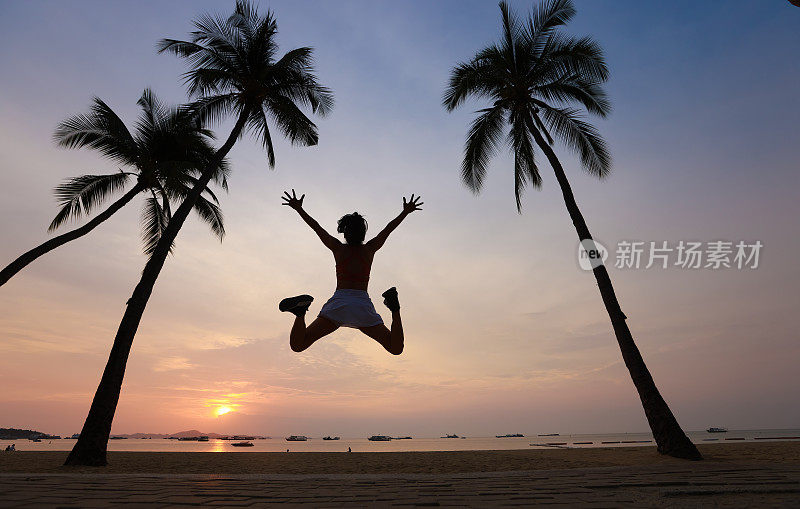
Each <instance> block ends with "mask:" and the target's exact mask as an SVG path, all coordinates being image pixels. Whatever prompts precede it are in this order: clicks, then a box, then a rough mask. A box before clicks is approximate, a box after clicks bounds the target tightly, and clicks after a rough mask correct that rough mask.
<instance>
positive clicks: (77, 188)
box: [47, 172, 129, 231]
mask: <svg viewBox="0 0 800 509" xmlns="http://www.w3.org/2000/svg"><path fill="white" fill-rule="evenodd" d="M128 177H129V175H128V174H126V173H123V172H117V173H112V174H110V175H81V176H79V177H73V178H71V179H68V180H67V181H66V182H64V183H63V184H60V185H59V186H58V187H56V188H55V190H54V193H55V196H56V200H57V201H58V204H59V205H60V206H61V209H60V210H59V211H58V214H56V217H55V218H54V219H53V221H52V222H51V223H50V226H49V227H48V228H47V230H48V231H53V230H55V229H57V228H58V227H59V226H61V225H62V224H64V223H65V222H66V221H68V220H69V219H78V218H80V217H81V215H82V214H87V215H88V214H90V213H91V212H92V210H93V209H94V208H95V207H97V206H99V205H100V204H101V203H103V201H104V200H105V199H106V198H108V196H109V195H111V194H113V193H115V192H117V191H121V190H123V189H124V188H125V184H127V183H128Z"/></svg>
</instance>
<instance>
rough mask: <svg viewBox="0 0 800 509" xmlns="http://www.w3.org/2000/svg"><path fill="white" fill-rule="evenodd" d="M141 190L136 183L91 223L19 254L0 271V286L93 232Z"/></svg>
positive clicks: (139, 185) (140, 186)
mask: <svg viewBox="0 0 800 509" xmlns="http://www.w3.org/2000/svg"><path fill="white" fill-rule="evenodd" d="M142 190H144V186H143V185H141V184H139V183H137V184H136V185H135V186H133V188H132V189H131V190H130V191H128V192H127V193H125V194H124V195H123V196H122V197H121V198H120V199H119V200H117V201H115V202H114V203H112V204H111V206H110V207H108V208H107V209H106V210H104V211H103V212H101V213H100V214H98V215H97V216H95V217H94V218H92V220H91V221H89V222H88V223H86V224H85V225H83V226H81V227H80V228H75V229H74V230H71V231H68V232H66V233H62V234H61V235H59V236H57V237H53V238H52V239H50V240H48V241H46V242H44V243H42V244H39V245H38V246H36V247H35V248H33V249H31V250H30V251H28V252H26V253H23V254H21V255H20V256H19V257H18V258H17V259H16V260H14V261H13V262H11V263H9V264H8V266H6V268H4V269H3V270H2V271H0V286H3V285H4V284H6V283H7V282H8V280H9V279H11V278H12V277H14V275H16V274H17V272H19V271H21V270H22V269H24V268H25V267H27V266H28V264H30V263H31V262H33V261H34V260H36V259H37V258H39V257H40V256H42V255H44V254H47V253H49V252H50V251H52V250H53V249H55V248H57V247H59V246H63V245H64V244H66V243H67V242H70V241H72V240H75V239H78V238H80V237H83V236H84V235H86V234H87V233H89V232H90V231H92V230H94V229H95V228H96V227H97V226H99V225H100V223H102V222H103V221H105V220H106V219H108V218H109V217H111V216H112V215H114V213H115V212H117V211H118V210H119V209H121V208H122V207H124V206H125V205H127V204H128V202H129V201H131V200H132V199H133V198H134V196H136V195H137V194H139V193H140V192H141V191H142Z"/></svg>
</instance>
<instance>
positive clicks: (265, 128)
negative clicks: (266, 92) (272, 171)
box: [247, 108, 275, 168]
mask: <svg viewBox="0 0 800 509" xmlns="http://www.w3.org/2000/svg"><path fill="white" fill-rule="evenodd" d="M247 127H248V129H250V130H251V131H252V132H253V134H254V135H255V136H256V137H257V138H258V139H259V140H260V141H261V144H262V145H264V148H265V149H266V150H267V162H268V163H269V167H270V168H275V148H274V147H273V146H272V136H271V135H270V132H269V124H267V116H266V114H265V113H264V109H263V108H258V109H254V110H253V112H252V113H251V115H250V118H248V119H247Z"/></svg>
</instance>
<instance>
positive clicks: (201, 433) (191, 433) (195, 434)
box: [114, 429, 264, 438]
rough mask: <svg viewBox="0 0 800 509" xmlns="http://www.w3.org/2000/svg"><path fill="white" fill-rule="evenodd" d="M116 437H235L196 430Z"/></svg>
mask: <svg viewBox="0 0 800 509" xmlns="http://www.w3.org/2000/svg"><path fill="white" fill-rule="evenodd" d="M238 434H239V435H242V436H245V435H247V436H253V435H249V434H247V433H238ZM114 436H115V437H126V438H190V437H203V436H205V437H208V438H224V437H227V436H233V435H232V434H231V435H228V434H220V433H207V432H205V431H199V430H196V429H190V430H186V431H179V432H177V433H130V434H114ZM256 438H264V437H263V436H261V435H256Z"/></svg>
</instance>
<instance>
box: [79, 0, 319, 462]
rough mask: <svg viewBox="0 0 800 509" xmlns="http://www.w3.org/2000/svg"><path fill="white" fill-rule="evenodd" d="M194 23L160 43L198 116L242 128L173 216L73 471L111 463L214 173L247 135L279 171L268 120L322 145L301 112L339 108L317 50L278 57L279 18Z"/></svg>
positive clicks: (119, 337)
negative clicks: (162, 301) (152, 308)
mask: <svg viewBox="0 0 800 509" xmlns="http://www.w3.org/2000/svg"><path fill="white" fill-rule="evenodd" d="M194 24H195V28H196V30H195V31H193V32H192V33H191V37H190V40H188V41H181V40H175V39H164V40H162V41H160V42H159V44H158V47H159V51H160V52H170V53H174V54H176V55H178V56H179V57H183V58H185V59H187V60H188V62H189V65H190V70H189V71H188V72H186V74H185V75H184V77H185V81H186V84H187V85H188V89H189V92H190V94H191V95H192V96H194V97H195V98H196V102H195V108H194V110H195V111H196V112H197V113H198V115H200V116H201V117H202V118H203V119H208V120H210V121H212V122H213V121H219V120H222V119H223V118H224V117H225V116H227V115H229V114H230V115H233V116H235V118H236V122H235V124H234V126H233V129H232V130H231V132H230V134H229V136H228V138H227V139H226V140H225V143H223V144H222V146H221V147H219V149H217V151H216V153H215V154H214V157H213V158H212V161H211V162H210V163H209V165H208V166H207V167H206V169H205V170H204V171H203V172H202V175H200V177H199V178H198V179H197V182H196V183H195V184H194V187H193V188H192V190H191V191H190V192H189V194H187V195H186V197H185V198H184V200H183V203H181V205H180V206H179V207H178V208H177V210H176V211H175V213H174V214H173V215H172V217H171V219H170V221H169V223H168V224H167V227H166V228H165V229H164V231H163V233H162V234H161V238H160V239H159V241H158V243H157V244H156V246H155V248H154V249H153V254H152V255H151V257H150V259H149V260H148V262H147V264H146V265H145V267H144V270H143V272H142V277H141V279H140V281H139V284H137V285H136V288H135V289H134V290H133V295H132V296H131V298H130V300H129V301H128V307H127V308H126V310H125V314H124V315H123V317H122V321H121V323H120V325H119V329H118V330H117V334H116V337H115V338H114V346H113V347H112V349H111V353H110V354H109V358H108V363H107V364H106V367H105V370H104V371H103V377H102V379H101V380H100V385H99V386H98V388H97V392H96V393H95V396H94V399H93V400H92V406H91V408H90V410H89V415H88V416H87V417H86V421H85V423H84V425H83V429H82V430H81V436H80V439H79V440H78V441H77V442H76V444H75V446H74V448H73V449H72V452H71V453H70V454H69V456H68V457H67V460H66V464H68V465H105V464H106V447H107V445H108V437H109V433H110V432H111V423H112V421H113V419H114V412H115V411H116V407H117V402H118V401H119V393H120V390H121V388H122V380H123V378H124V376H125V365H126V363H127V359H128V355H129V353H130V349H131V345H132V343H133V338H134V336H135V335H136V330H137V328H138V327H139V322H140V320H141V318H142V314H143V313H144V310H145V307H146V305H147V301H148V299H149V298H150V294H151V293H152V291H153V286H154V285H155V282H156V279H157V278H158V274H159V272H160V271H161V268H162V267H163V266H164V261H165V260H166V258H167V256H168V254H169V249H170V246H171V244H172V241H173V240H174V239H175V237H176V236H177V234H178V231H179V230H180V228H181V226H182V225H183V222H184V221H185V220H186V217H187V216H188V214H189V212H190V211H191V209H192V207H193V206H194V204H195V203H196V202H197V200H198V199H199V198H200V195H201V193H202V191H203V189H204V188H205V186H206V185H207V184H208V183H209V181H210V180H211V179H212V178H213V176H214V171H213V168H214V167H215V166H216V165H217V164H218V163H219V161H222V159H223V158H224V157H225V156H226V155H227V154H228V152H229V151H230V150H231V148H232V147H233V145H234V144H235V143H236V140H238V139H239V138H240V137H241V136H242V134H243V133H244V131H245V130H249V131H250V132H252V133H253V134H255V135H256V136H257V137H258V138H259V139H260V141H261V142H262V144H263V145H264V147H265V148H266V150H267V158H268V162H269V166H270V167H271V168H272V167H274V166H275V153H274V149H273V146H272V137H271V135H270V128H269V124H268V119H269V121H271V122H272V123H274V125H275V126H277V128H278V130H279V131H280V132H281V133H282V134H283V135H284V136H286V137H287V138H288V139H289V140H290V141H291V142H292V144H296V145H305V146H309V145H316V144H317V140H318V134H317V126H316V125H315V124H314V123H313V122H312V121H311V120H310V119H309V118H308V117H307V116H306V115H305V114H304V113H303V111H302V110H301V109H300V107H301V106H304V107H308V108H310V109H311V111H312V112H313V113H317V114H319V115H326V114H327V113H328V112H329V111H330V110H331V108H332V107H333V94H332V93H331V91H330V90H329V89H327V88H325V87H323V86H321V85H320V84H319V83H318V82H317V78H316V76H315V75H314V68H313V59H312V52H313V50H312V49H311V48H307V47H303V48H297V49H293V50H291V51H289V52H287V53H286V54H284V55H283V56H282V57H280V58H277V52H278V45H277V43H276V41H275V38H276V34H277V24H276V22H275V18H274V16H273V15H272V13H271V12H267V13H266V15H263V16H262V15H261V14H259V13H258V11H257V9H256V8H255V7H254V6H253V5H251V4H250V3H249V2H247V1H245V0H237V2H236V8H235V10H234V12H233V14H231V15H230V16H229V17H227V18H223V17H219V16H212V15H208V14H206V15H203V16H201V17H200V18H198V19H197V20H196V21H195V23H194Z"/></svg>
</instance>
